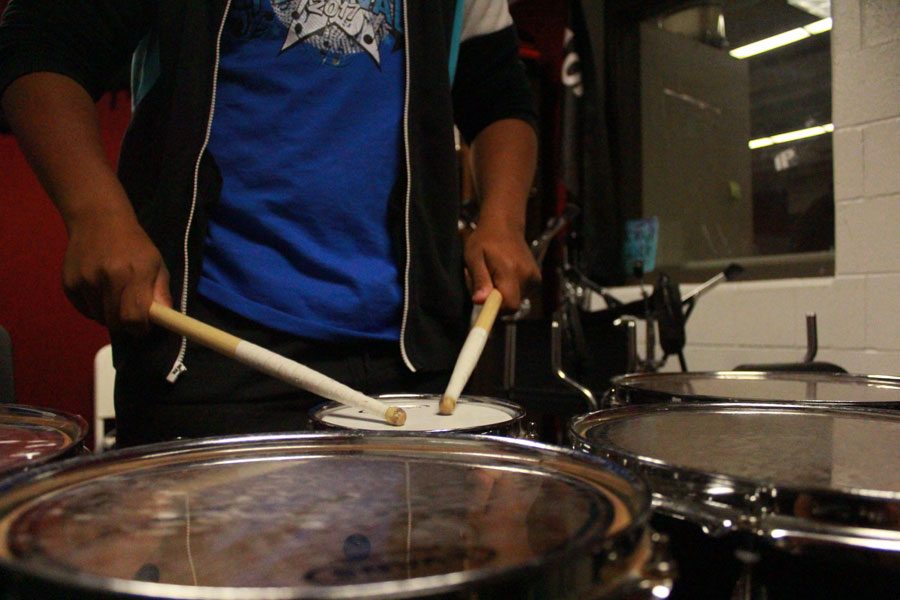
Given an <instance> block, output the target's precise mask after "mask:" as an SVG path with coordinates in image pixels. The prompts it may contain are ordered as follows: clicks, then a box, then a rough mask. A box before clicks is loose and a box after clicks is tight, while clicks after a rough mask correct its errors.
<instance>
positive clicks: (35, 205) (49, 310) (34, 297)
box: [0, 93, 130, 422]
mask: <svg viewBox="0 0 900 600" xmlns="http://www.w3.org/2000/svg"><path fill="white" fill-rule="evenodd" d="M98 109H99V114H100V120H101V124H102V128H103V134H104V141H105V144H106V148H107V153H108V155H109V156H110V160H115V157H116V155H117V154H118V148H119V140H120V139H121V137H122V134H123V133H124V131H125V128H126V127H127V125H128V119H129V117H130V109H129V99H128V97H127V95H126V94H124V93H119V94H117V95H115V96H112V95H109V96H106V97H104V98H103V99H101V101H100V102H99V103H98ZM65 249H66V231H65V227H64V226H63V223H62V220H61V219H60V217H59V215H58V214H57V213H56V210H55V208H54V207H53V204H52V203H51V202H50V199H49V198H48V197H47V195H46V194H45V193H44V191H43V190H42V188H41V186H40V184H39V183H38V181H37V178H36V177H35V176H34V174H33V173H32V171H31V169H30V168H29V166H28V164H27V163H26V162H25V158H24V157H23V156H22V153H21V151H20V150H19V148H18V146H17V145H16V141H15V139H14V138H13V137H12V136H10V135H2V134H0V324H2V325H3V327H5V328H6V329H7V331H9V334H10V337H11V338H12V343H13V366H14V370H15V372H14V377H15V383H16V403H18V404H30V405H35V406H45V407H50V408H57V409H60V410H65V411H69V412H73V413H77V414H80V415H81V416H83V417H84V418H85V419H87V420H88V422H90V421H91V420H92V419H93V360H94V354H95V353H96V352H97V350H98V349H99V348H100V347H101V346H103V345H104V344H106V343H107V342H108V339H109V338H108V336H107V334H106V330H105V329H104V328H103V327H101V326H100V325H98V324H97V323H95V322H93V321H90V320H88V319H86V318H85V317H82V316H81V315H80V314H79V313H78V312H76V311H75V309H74V308H72V306H71V305H70V304H69V302H68V300H67V299H66V297H65V295H64V294H63V291H62V284H61V275H60V268H61V265H62V258H63V254H64V253H65Z"/></svg>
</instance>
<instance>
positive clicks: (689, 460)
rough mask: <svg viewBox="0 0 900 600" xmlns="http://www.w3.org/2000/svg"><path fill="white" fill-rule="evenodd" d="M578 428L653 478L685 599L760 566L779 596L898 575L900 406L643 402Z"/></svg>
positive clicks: (865, 585)
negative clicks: (735, 557)
mask: <svg viewBox="0 0 900 600" xmlns="http://www.w3.org/2000/svg"><path fill="white" fill-rule="evenodd" d="M571 435H572V437H573V440H574V443H575V445H576V446H578V447H580V448H582V449H584V450H588V451H590V452H592V453H594V454H596V455H599V456H603V457H607V458H611V459H613V460H615V461H617V462H619V463H621V464H628V465H630V466H632V467H636V468H637V469H638V470H639V471H640V472H641V473H643V474H644V476H645V477H646V479H647V481H648V483H649V484H650V487H651V490H652V492H653V496H654V504H655V506H656V508H657V511H658V512H659V514H660V515H662V517H660V518H659V519H657V520H656V525H657V526H658V527H659V528H660V529H663V530H665V531H667V532H668V533H670V536H671V537H672V547H673V556H674V558H675V560H676V562H677V563H678V565H679V572H680V573H681V575H682V577H680V579H679V583H678V584H677V585H676V589H675V596H676V597H704V598H707V597H708V598H716V597H728V592H729V591H730V590H728V587H729V585H732V586H733V585H734V584H735V583H738V584H746V583H747V579H746V578H744V579H742V580H738V576H739V575H740V574H741V572H744V573H745V574H746V573H751V572H752V574H753V576H754V577H756V578H762V580H763V581H764V582H765V586H766V587H767V588H768V597H770V598H777V597H785V598H797V597H801V598H802V597H822V598H825V597H853V598H881V597H886V596H884V595H883V594H885V593H886V592H888V590H889V589H892V588H893V585H892V584H889V583H888V582H889V581H890V582H896V581H897V580H898V579H897V577H900V414H898V413H896V412H892V411H879V410H873V409H870V410H866V409H848V408H840V407H824V406H810V405H805V406H801V405H789V404H781V405H779V404H768V405H766V404H745V403H690V404H671V403H670V404H656V405H640V406H628V407H622V408H616V409H611V410H607V411H599V412H597V413H593V414H590V415H586V416H584V417H580V418H578V419H576V420H574V421H573V422H572V425H571ZM704 545H706V547H705V548H704ZM734 553H737V555H738V556H743V557H744V558H745V559H746V560H747V564H746V565H744V566H742V565H740V564H736V562H734V561H731V562H729V560H728V559H729V558H730V557H731V556H733V555H734ZM760 556H761V557H762V559H763V560H762V561H761V562H760V563H759V564H758V565H757V566H756V567H752V566H751V565H752V562H753V561H755V560H757V559H758V558H759V557H760ZM723 574H730V576H731V577H732V581H731V582H727V581H723V580H722V579H721V578H719V580H716V576H717V575H723ZM714 586H721V587H714ZM894 591H896V590H894ZM723 594H725V595H723ZM754 597H756V596H754Z"/></svg>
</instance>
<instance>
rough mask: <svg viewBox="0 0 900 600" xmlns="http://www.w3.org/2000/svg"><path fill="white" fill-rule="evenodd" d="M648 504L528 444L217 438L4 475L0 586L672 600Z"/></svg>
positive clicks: (78, 592)
mask: <svg viewBox="0 0 900 600" xmlns="http://www.w3.org/2000/svg"><path fill="white" fill-rule="evenodd" d="M649 505H650V497H649V493H648V491H647V490H646V487H645V486H644V485H643V484H642V483H641V481H640V479H639V478H638V477H636V476H635V475H633V474H632V473H631V472H630V471H628V470H626V469H623V468H622V467H620V466H618V465H616V464H614V463H611V462H609V461H605V460H603V459H600V458H597V457H591V456H588V455H584V454H581V453H576V452H573V451H570V450H564V449H562V448H558V447H552V446H544V445H540V444H535V443H533V442H526V441H521V440H512V439H507V438H494V437H487V436H462V435H460V436H431V435H430V436H423V435H415V434H405V435H363V434H361V433H346V434H332V433H328V434H289V435H266V436H253V437H235V438H209V439H206V440H199V441H194V442H185V443H182V442H177V443H167V444H160V445H154V446H144V447H135V448H131V449H127V450H122V451H113V452H110V453H106V454H103V455H98V456H91V457H83V458H76V459H72V460H70V461H66V462H63V463H57V464H53V465H48V466H47V467H44V468H42V469H37V470H34V471H32V472H29V473H24V474H21V475H19V476H17V477H14V478H12V479H10V480H8V481H7V482H6V483H5V484H4V485H3V486H0V582H5V583H4V584H5V585H7V586H8V587H9V588H10V589H8V590H7V594H8V597H26V596H27V597H65V598H73V597H82V598H95V597H97V596H98V595H103V597H121V598H124V597H127V598H131V597H165V598H210V599H218V598H248V599H253V598H384V597H392V598H393V597H399V598H408V597H436V596H438V597H441V598H456V597H459V598H474V597H477V598H504V599H506V598H650V597H651V596H652V595H653V594H656V597H665V596H667V595H668V592H669V589H670V581H671V580H670V573H669V571H668V564H667V563H666V562H664V561H662V560H660V558H659V553H658V551H659V550H660V548H661V546H660V543H659V540H658V539H657V538H656V536H654V535H653V533H652V531H651V530H650V528H649V526H648V524H647V521H648V517H649V508H650V506H649ZM4 584H0V586H2V585H4ZM0 595H2V594H0Z"/></svg>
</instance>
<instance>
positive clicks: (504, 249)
mask: <svg viewBox="0 0 900 600" xmlns="http://www.w3.org/2000/svg"><path fill="white" fill-rule="evenodd" d="M460 2H464V5H462V6H459V7H455V4H456V3H455V2H453V1H450V0H447V1H443V2H440V3H435V2H431V1H429V2H427V3H426V2H424V0H408V1H400V0H396V1H392V2H388V1H377V2H376V1H364V0H359V1H352V0H345V1H341V2H329V3H327V4H324V3H315V2H302V1H298V0H293V1H285V0H281V1H278V2H274V1H273V2H271V3H270V2H261V3H249V2H237V1H235V2H229V3H227V5H226V3H225V2H218V3H212V2H211V3H205V2H204V3H199V2H198V3H193V2H173V3H147V2H126V3H120V2H63V3H59V2H49V1H47V2H42V1H32V2H26V1H22V0H12V1H11V2H10V3H9V5H8V8H7V10H6V12H5V14H4V17H3V22H2V25H0V56H2V60H0V94H2V108H3V111H4V113H5V116H6V118H7V120H8V121H9V123H10V126H11V127H12V129H13V132H14V133H15V134H16V136H17V137H18V140H19V143H20V144H21V146H22V148H23V150H24V152H25V154H26V155H27V156H28V158H29V160H30V162H31V165H32V166H33V168H34V169H35V171H36V173H37V174H38V176H39V178H40V180H41V182H42V183H43V185H44V187H45V188H46V190H47V192H48V193H49V195H50V197H51V198H52V199H53V201H54V203H55V204H56V206H57V208H58V209H59V212H60V214H61V216H62V218H63V220H64V222H65V225H66V227H67V230H68V234H69V243H68V249H67V251H66V255H65V259H64V263H63V282H64V287H65V291H66V294H67V296H68V297H69V299H70V300H71V302H72V303H73V304H74V305H75V306H76V307H77V308H78V309H79V310H80V311H81V312H82V313H83V314H85V315H86V316H88V317H90V318H92V319H95V320H97V321H99V322H101V323H103V324H105V325H106V326H107V327H108V328H109V330H110V334H111V337H112V340H113V347H114V358H115V365H116V369H117V378H116V417H117V436H118V442H119V444H120V445H123V446H125V445H134V444H140V443H147V442H154V441H160V440H168V439H173V438H179V437H197V436H207V435H223V434H231V433H245V432H247V433H249V432H271V431H280V430H296V429H302V428H304V427H305V424H306V411H307V410H308V408H309V407H310V406H311V405H312V404H313V403H314V402H316V401H317V399H316V398H314V397H313V396H311V395H310V394H305V393H302V392H299V391H298V390H296V389H291V388H289V387H288V386H287V385H285V384H282V383H280V382H277V381H275V380H272V379H270V378H268V377H267V376H264V375H259V374H257V373H256V372H254V371H250V370H249V369H247V368H244V367H242V366H239V365H237V364H234V363H232V362H230V361H229V360H228V359H225V358H221V357H220V356H218V355H216V354H213V353H212V352H211V351H208V350H206V349H204V348H202V347H199V346H195V345H193V344H192V343H187V342H186V341H185V340H182V339H180V338H178V337H177V336H175V335H173V334H169V333H166V332H164V331H161V330H158V329H155V328H152V327H150V326H149V323H148V311H149V307H150V304H151V302H152V301H156V302H159V303H162V304H164V305H170V306H173V307H174V308H176V309H180V310H182V311H186V312H187V313H188V314H190V315H192V316H194V317H196V318H198V319H200V320H202V321H205V322H208V323H210V324H211V325H214V326H216V327H219V328H221V329H224V330H226V331H229V332H231V333H233V334H235V335H237V336H238V337H241V338H243V339H246V340H248V341H251V342H253V343H255V344H258V345H260V346H263V347H266V348H268V349H270V350H273V351H275V352H278V353H280V354H283V355H286V356H288V357H290V358H292V359H294V360H296V361H299V362H301V363H304V364H306V365H307V366H309V367H311V368H313V369H315V370H317V371H320V372H322V373H324V374H325V375H328V376H330V377H333V378H335V379H337V380H339V381H342V382H344V383H346V384H347V385H349V386H351V387H353V388H356V389H359V390H361V391H363V392H365V393H370V394H375V393H380V392H387V391H403V392H424V391H430V392H437V391H439V390H440V389H441V388H442V386H443V384H444V383H445V382H446V378H447V373H448V371H449V369H450V367H451V366H452V364H453V361H454V359H455V357H456V354H457V353H458V351H459V347H460V344H461V342H462V339H463V338H464V336H465V333H466V329H467V326H468V309H469V307H470V305H471V302H474V303H480V302H483V301H484V299H485V298H486V297H487V295H488V293H489V292H490V291H491V290H492V289H493V288H494V287H496V288H497V289H499V290H500V291H501V292H502V294H503V297H504V306H505V308H506V309H513V308H515V307H517V306H518V304H519V301H520V298H521V297H522V294H523V292H524V290H525V289H526V288H527V287H528V286H529V285H532V284H534V283H535V282H536V281H537V280H538V279H539V276H540V274H539V270H538V268H537V265H536V264H535V262H534V260H533V259H532V257H531V255H530V253H529V251H528V247H527V245H526V243H525V239H524V212H525V211H524V208H525V203H526V198H527V193H528V189H529V187H530V184H531V181H532V177H533V174H534V164H535V160H536V136H535V133H534V130H533V123H534V112H533V108H532V98H531V94H530V91H529V87H528V82H527V80H526V78H525V75H524V71H523V69H522V66H521V64H520V63H519V61H518V58H517V49H516V39H515V33H514V30H513V25H512V20H511V18H510V15H509V12H508V9H507V3H506V2H496V0H460ZM455 19H458V21H456V22H455ZM454 31H455V32H457V33H458V35H457V34H455V33H454ZM132 59H133V60H132ZM127 61H132V62H131V64H132V102H133V105H134V106H133V109H134V110H133V117H132V122H131V125H130V127H129V130H128V132H127V134H126V136H125V139H124V141H123V145H122V152H121V155H120V157H119V164H118V173H116V172H115V171H114V170H113V167H112V166H111V165H110V164H109V162H108V161H107V159H106V155H105V152H104V147H103V143H102V138H101V136H100V133H99V130H98V127H97V122H96V117H95V113H94V106H93V99H92V98H97V97H99V96H100V95H101V94H102V92H103V91H104V89H106V87H105V86H106V85H107V84H108V82H109V79H110V78H111V76H112V75H114V74H116V73H119V72H120V71H121V69H120V67H122V66H123V65H124V64H127ZM448 82H450V83H448ZM454 121H455V123H456V124H457V126H458V127H459V130H460V131H461V133H462V135H463V137H464V138H465V140H466V141H467V142H469V143H471V145H472V149H473V156H474V161H473V162H474V172H475V176H476V179H477V181H478V184H479V188H480V196H481V209H480V220H479V222H478V226H477V229H476V230H475V231H474V232H473V233H471V235H469V236H468V237H467V238H466V239H465V240H460V238H458V237H457V233H456V230H457V215H458V199H459V194H458V191H457V188H458V181H457V175H456V164H455V160H456V158H455V152H454V140H453V123H454ZM464 267H465V268H464ZM466 275H468V284H469V288H468V291H467V289H466Z"/></svg>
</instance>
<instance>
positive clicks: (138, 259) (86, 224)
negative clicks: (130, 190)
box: [62, 213, 172, 333]
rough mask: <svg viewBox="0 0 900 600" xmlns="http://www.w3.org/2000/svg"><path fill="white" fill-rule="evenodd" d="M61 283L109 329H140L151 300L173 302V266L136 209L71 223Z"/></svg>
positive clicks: (83, 308)
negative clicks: (169, 267)
mask: <svg viewBox="0 0 900 600" xmlns="http://www.w3.org/2000/svg"><path fill="white" fill-rule="evenodd" d="M67 225H68V229H69V245H68V248H67V249H66V255H65V258H64V260H63V274H62V276H63V288H64V290H65V293H66V296H67V297H68V298H69V301H71V302H72V304H73V305H75V308H77V309H78V310H79V312H81V313H82V314H84V315H85V316H87V317H88V318H91V319H94V320H95V321H98V322H100V323H102V324H104V325H106V326H107V327H109V328H110V330H113V331H117V330H125V331H128V332H130V333H142V332H144V331H146V330H147V329H148V327H149V320H148V319H149V310H150V304H151V302H152V301H154V300H155V301H156V302H159V303H161V304H164V305H166V306H171V305H172V298H171V296H170V294H169V272H168V270H167V269H166V267H165V265H164V264H163V260H162V256H161V255H160V253H159V251H158V250H157V249H156V246H154V245H153V242H152V241H151V240H150V238H149V237H148V236H147V234H146V233H145V232H144V230H143V229H142V228H141V226H140V225H139V224H138V223H137V221H136V220H135V219H134V216H133V214H130V213H123V214H115V213H101V214H90V215H86V216H81V217H79V218H77V219H72V220H70V221H69V222H68V223H67Z"/></svg>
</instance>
